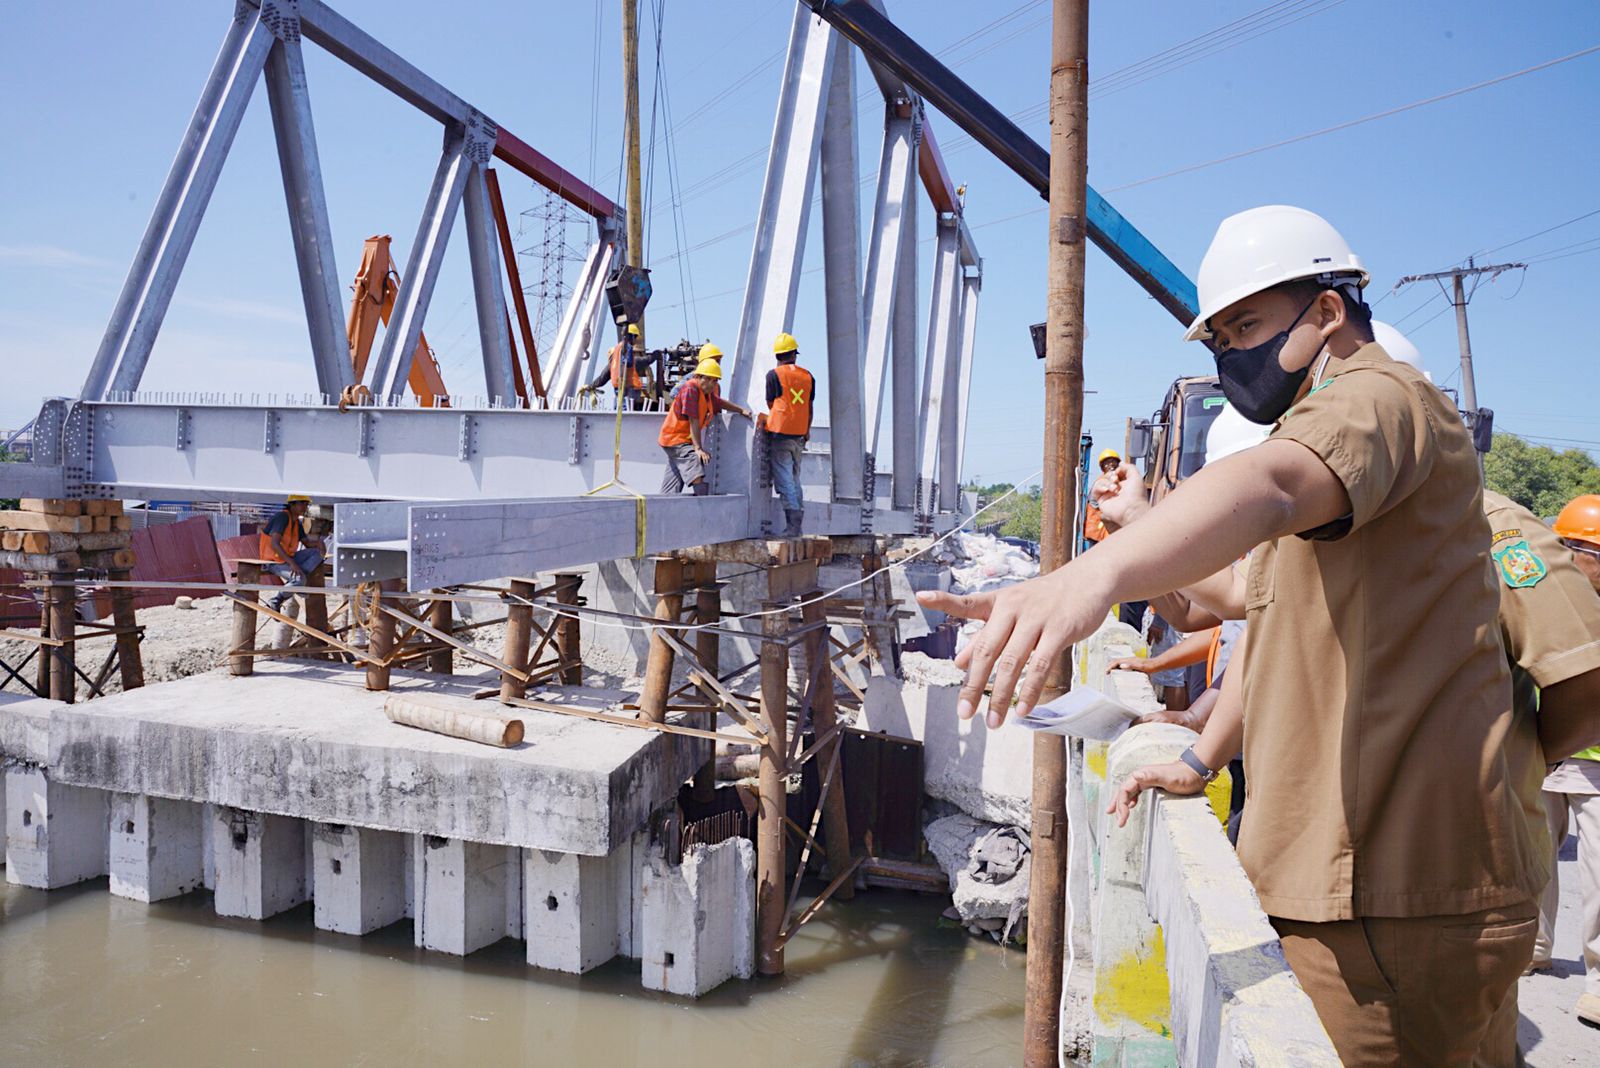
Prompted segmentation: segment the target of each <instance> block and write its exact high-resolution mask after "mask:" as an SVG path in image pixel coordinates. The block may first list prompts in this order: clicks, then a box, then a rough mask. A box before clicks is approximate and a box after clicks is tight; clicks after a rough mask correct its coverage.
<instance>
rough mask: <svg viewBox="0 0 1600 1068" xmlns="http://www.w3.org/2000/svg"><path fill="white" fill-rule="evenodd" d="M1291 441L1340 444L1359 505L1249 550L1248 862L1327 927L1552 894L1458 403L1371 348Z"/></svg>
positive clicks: (1301, 411) (1304, 402)
mask: <svg viewBox="0 0 1600 1068" xmlns="http://www.w3.org/2000/svg"><path fill="white" fill-rule="evenodd" d="M1272 437H1273V438H1274V439H1275V440H1283V441H1294V442H1298V443H1299V444H1301V445H1303V446H1305V447H1306V448H1308V449H1310V450H1311V451H1312V452H1314V453H1315V454H1316V455H1317V456H1318V457H1319V458H1321V460H1322V461H1323V462H1324V463H1325V464H1327V465H1328V468H1329V469H1330V470H1331V471H1332V472H1333V473H1334V474H1335V475H1336V476H1337V477H1338V478H1339V480H1340V482H1342V483H1343V484H1344V488H1345V490H1346V492H1347V493H1348V494H1349V497H1350V503H1351V513H1350V515H1348V516H1346V517H1344V518H1343V519H1341V520H1339V521H1337V522H1335V523H1332V524H1329V525H1328V526H1327V527H1324V528H1320V529H1319V530H1317V531H1308V532H1306V533H1305V534H1302V535H1300V536H1299V537H1287V538H1280V539H1277V540H1276V541H1272V542H1268V543H1267V544H1265V545H1263V546H1261V547H1260V548H1258V549H1257V550H1256V551H1255V553H1254V554H1253V555H1252V557H1251V561H1250V571H1249V575H1248V579H1247V583H1246V609H1247V616H1248V619H1249V623H1250V641H1249V642H1248V643H1247V648H1246V651H1245V654H1244V656H1245V665H1244V676H1243V680H1244V681H1243V686H1244V702H1245V734H1244V749H1245V763H1246V765H1247V766H1248V767H1249V769H1250V774H1249V776H1248V786H1247V790H1248V794H1249V798H1250V800H1249V802H1248V806H1249V807H1248V813H1249V815H1248V816H1247V817H1246V819H1245V820H1244V823H1243V830H1242V833H1241V834H1240V839H1239V860H1240V861H1241V863H1243V865H1244V868H1245V871H1246V872H1248V873H1249V875H1250V878H1251V881H1252V882H1253V883H1254V885H1255V888H1256V892H1257V894H1258V895H1259V896H1260V898H1261V904H1262V906H1263V907H1264V908H1265V909H1266V911H1267V912H1268V913H1269V914H1270V915H1273V916H1278V917H1282V918H1285V919H1293V920H1305V921H1311V922H1322V921H1328V920H1344V919H1352V918H1354V917H1357V916H1436V915H1459V914H1461V913H1466V912H1475V911H1478V910H1480V909H1488V908H1495V907H1499V906H1502V905H1508V904H1513V903H1517V902H1522V901H1526V900H1528V899H1530V898H1532V897H1534V896H1535V895H1536V894H1537V893H1538V891H1539V889H1540V888H1541V887H1542V886H1543V884H1544V881H1545V869H1546V867H1547V864H1546V862H1545V859H1544V857H1542V856H1541V855H1540V854H1539V852H1538V850H1537V848H1536V845H1535V843H1534V841H1533V839H1532V836H1531V835H1530V833H1529V830H1528V821H1527V820H1526V819H1525V818H1523V814H1522V806H1521V802H1520V799H1519V797H1518V792H1517V787H1516V783H1515V782H1514V781H1513V779H1512V774H1511V770H1510V766H1509V762H1508V759H1507V756H1506V751H1505V740H1506V736H1507V733H1508V732H1509V730H1510V728H1511V683H1510V676H1509V673H1508V671H1507V667H1506V657H1505V653H1504V651H1503V649H1502V646H1501V641H1500V630H1499V627H1498V625H1497V623H1496V614H1497V611H1498V608H1499V601H1500V594H1499V590H1498V588H1497V585H1498V579H1496V577H1495V573H1494V570H1493V566H1492V565H1491V563H1490V558H1489V554H1488V552H1487V546H1488V543H1489V533H1490V532H1489V523H1488V520H1487V519H1486V518H1485V517H1484V513H1483V508H1482V499H1481V496H1480V492H1481V491H1480V481H1479V474H1478V460H1477V454H1476V452H1474V450H1473V447H1472V440H1471V437H1470V436H1469V435H1468V433H1467V431H1466V428H1465V427H1463V426H1462V424H1461V420H1460V418H1459V417H1458V416H1457V414H1456V412H1455V410H1454V406H1453V405H1451V404H1450V402H1449V401H1448V400H1447V399H1446V398H1445V396H1444V395H1443V394H1442V393H1440V392H1439V391H1438V390H1437V389H1436V388H1434V387H1433V386H1432V385H1431V384H1430V383H1429V382H1428V381H1427V380H1426V379H1425V378H1423V377H1422V375H1421V374H1419V373H1418V372H1417V371H1415V370H1414V369H1412V368H1410V367H1408V366H1406V365H1404V364H1399V363H1396V362H1395V361H1393V360H1391V359H1390V358H1389V356H1388V355H1387V354H1386V353H1385V352H1384V351H1383V350H1382V349H1381V348H1379V347H1378V346H1377V345H1367V346H1364V347H1363V348H1361V349H1360V350H1359V351H1358V352H1356V353H1354V354H1353V355H1352V356H1351V357H1350V358H1348V359H1345V360H1341V361H1332V362H1331V364H1330V367H1329V369H1328V378H1327V380H1326V381H1325V382H1323V383H1322V384H1321V385H1320V386H1318V387H1317V388H1315V389H1312V390H1311V391H1310V392H1309V393H1308V394H1307V395H1306V396H1304V397H1303V398H1302V399H1301V400H1300V401H1299V402H1298V403H1297V404H1296V405H1295V406H1294V407H1293V408H1292V409H1291V410H1290V411H1289V412H1288V414H1286V415H1285V416H1284V418H1283V419H1282V420H1281V421H1280V422H1279V424H1278V426H1277V427H1276V428H1275V429H1274V431H1273V434H1272Z"/></svg>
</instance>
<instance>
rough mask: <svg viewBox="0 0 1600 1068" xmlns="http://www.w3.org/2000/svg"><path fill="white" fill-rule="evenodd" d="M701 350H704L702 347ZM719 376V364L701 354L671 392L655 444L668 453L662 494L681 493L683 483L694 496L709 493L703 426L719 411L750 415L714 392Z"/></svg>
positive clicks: (708, 450)
mask: <svg viewBox="0 0 1600 1068" xmlns="http://www.w3.org/2000/svg"><path fill="white" fill-rule="evenodd" d="M707 347H709V346H707ZM700 351H701V352H702V353H704V352H705V347H702V348H701V350H700ZM721 378H722V365H721V364H720V363H718V362H717V361H716V360H715V359H712V358H711V357H703V358H702V359H701V360H700V363H699V365H698V366H696V367H695V369H694V374H692V375H690V376H689V377H688V378H686V379H684V380H683V383H682V384H681V385H679V386H678V390H677V392H676V393H674V394H673V395H672V403H671V404H669V405H668V406H667V414H666V417H665V418H664V419H662V421H661V433H660V434H659V435H658V436H657V437H656V442H657V444H659V445H660V446H661V449H662V451H663V452H665V453H666V454H667V470H666V473H665V474H663V475H662V476H661V492H662V493H681V492H683V487H684V486H688V487H689V490H690V492H691V493H693V494H694V495H695V496H696V497H704V496H705V495H706V494H708V493H710V492H711V484H710V483H708V482H707V481H706V465H707V464H709V463H710V462H711V452H710V449H709V448H708V447H707V446H708V445H709V442H708V441H707V439H706V437H705V428H706V427H707V426H708V425H709V424H710V423H711V419H712V417H713V416H715V415H716V414H717V413H718V412H719V411H724V410H727V411H732V412H735V413H737V414H739V415H741V416H743V417H744V418H746V419H749V418H751V415H750V409H748V408H745V407H742V406H741V405H738V404H735V403H733V402H732V401H726V400H723V399H722V397H721V395H720V394H719V393H718V391H717V383H718V382H719V381H720V380H721Z"/></svg>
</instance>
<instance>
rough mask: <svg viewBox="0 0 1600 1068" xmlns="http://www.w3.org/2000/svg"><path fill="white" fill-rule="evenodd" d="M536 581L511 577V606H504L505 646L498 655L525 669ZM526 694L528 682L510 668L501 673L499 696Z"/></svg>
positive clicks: (517, 696)
mask: <svg viewBox="0 0 1600 1068" xmlns="http://www.w3.org/2000/svg"><path fill="white" fill-rule="evenodd" d="M536 588H537V584H536V583H534V582H533V581H532V580H531V579H512V580H511V596H512V601H511V606H510V607H509V608H507V609H506V650H505V655H504V656H503V657H501V659H502V660H504V661H505V662H506V663H507V664H510V665H511V666H512V667H514V668H516V669H517V670H518V671H522V672H526V671H527V670H528V646H529V644H530V642H531V640H532V635H533V605H532V604H531V603H530V602H531V601H532V600H533V595H534V591H535V589H536ZM526 696H528V684H527V683H526V682H525V681H523V680H522V679H520V678H518V677H517V676H515V675H512V674H510V673H509V672H501V673H500V700H502V701H509V700H512V699H514V698H519V697H526Z"/></svg>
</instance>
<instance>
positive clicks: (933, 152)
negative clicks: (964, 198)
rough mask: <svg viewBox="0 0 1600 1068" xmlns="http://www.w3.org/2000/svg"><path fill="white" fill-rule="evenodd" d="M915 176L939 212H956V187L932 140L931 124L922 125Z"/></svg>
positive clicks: (935, 143)
mask: <svg viewBox="0 0 1600 1068" xmlns="http://www.w3.org/2000/svg"><path fill="white" fill-rule="evenodd" d="M917 174H918V175H919V176H920V177H921V178H922V187H923V188H924V189H926V190H927V191H928V199H929V200H931V201H933V206H934V207H936V208H938V209H939V210H940V211H941V212H947V213H948V212H954V211H955V210H956V186H955V183H954V182H952V181H951V180H950V172H949V171H947V170H945V169H944V156H943V155H941V154H940V152H939V142H937V141H935V140H934V139H933V123H931V122H928V121H926V120H924V121H923V123H922V149H921V151H919V152H918V153H917Z"/></svg>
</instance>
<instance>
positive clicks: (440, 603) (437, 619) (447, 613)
mask: <svg viewBox="0 0 1600 1068" xmlns="http://www.w3.org/2000/svg"><path fill="white" fill-rule="evenodd" d="M428 625H429V626H430V627H432V628H434V629H435V630H442V631H444V632H445V633H446V634H449V633H450V632H451V631H452V630H453V629H454V627H455V606H454V605H452V604H451V603H450V602H449V601H446V600H443V599H435V600H434V601H433V603H432V604H430V605H428ZM428 670H429V671H434V672H437V673H439V674H440V675H450V674H453V673H454V672H455V654H454V650H452V649H451V648H450V647H449V646H448V645H445V646H443V647H442V648H439V649H435V650H434V651H433V652H431V653H429V654H428ZM523 670H527V669H526V668H523Z"/></svg>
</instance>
